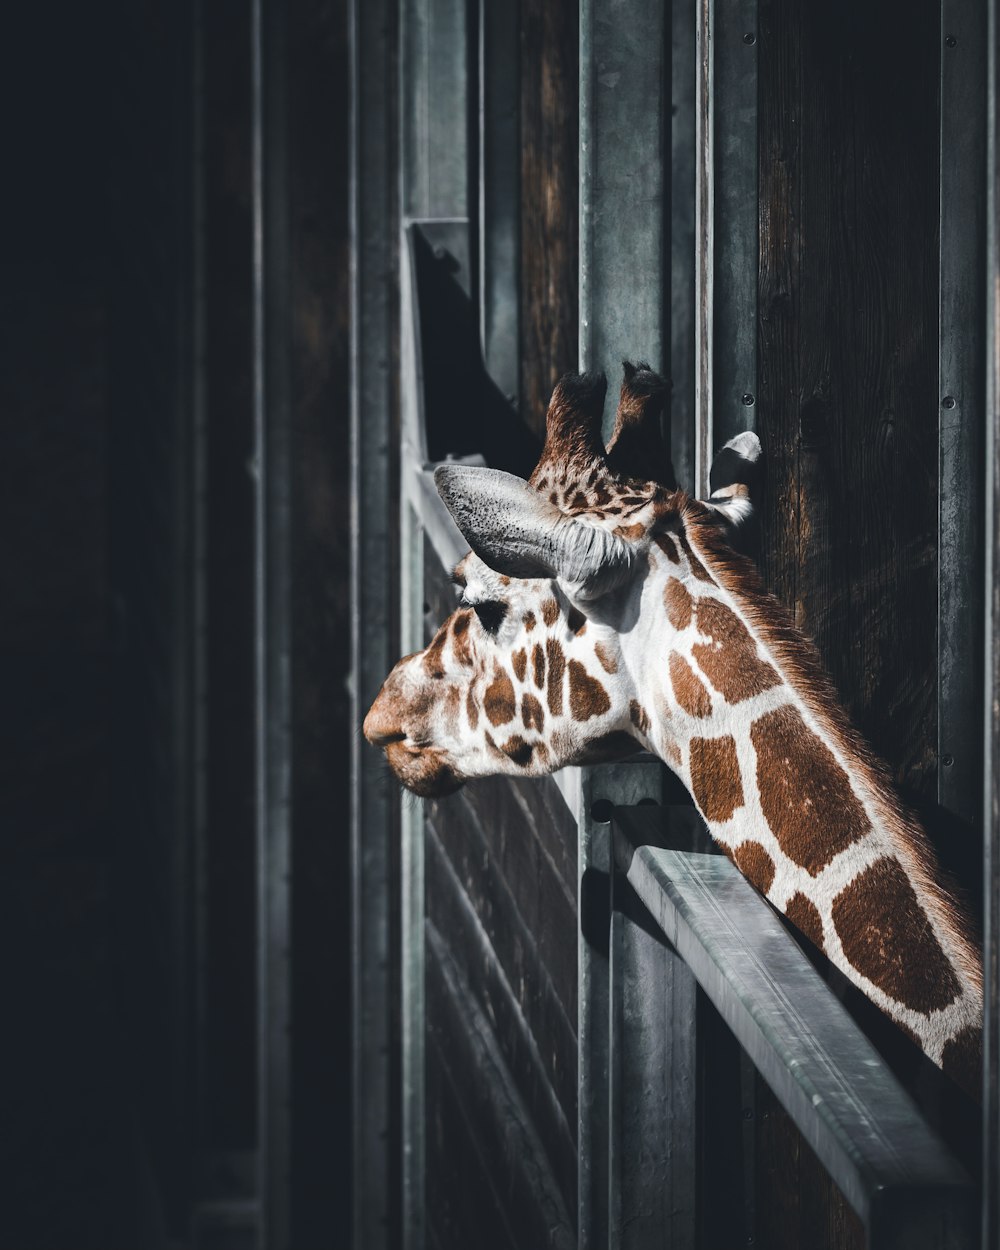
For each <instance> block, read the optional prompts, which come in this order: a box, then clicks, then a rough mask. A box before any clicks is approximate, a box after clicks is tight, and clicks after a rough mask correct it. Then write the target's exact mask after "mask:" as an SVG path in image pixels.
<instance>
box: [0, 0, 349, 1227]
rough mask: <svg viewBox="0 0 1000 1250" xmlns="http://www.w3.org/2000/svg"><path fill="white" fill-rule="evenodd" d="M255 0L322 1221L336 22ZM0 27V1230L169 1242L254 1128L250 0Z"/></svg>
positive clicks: (332, 0) (332, 1068)
mask: <svg viewBox="0 0 1000 1250" xmlns="http://www.w3.org/2000/svg"><path fill="white" fill-rule="evenodd" d="M285 12H286V26H285V43H284V47H283V49H282V52H281V55H282V56H283V57H285V58H287V62H288V63H289V64H291V65H294V73H292V74H289V75H288V80H287V93H286V98H285V107H284V119H285V126H286V136H285V141H284V145H283V146H284V160H285V162H286V170H287V178H286V193H285V211H284V218H283V221H284V227H283V228H284V231H285V240H284V246H285V248H286V250H287V255H288V258H289V263H288V284H289V290H288V299H289V306H290V307H292V308H293V309H294V314H293V316H292V317H291V318H290V319H289V323H288V324H287V325H286V326H284V327H283V329H282V334H283V336H284V339H283V344H282V348H283V351H284V353H285V359H286V360H287V362H288V391H289V398H290V404H291V410H292V412H293V414H294V416H293V421H292V425H293V429H292V436H291V456H292V466H291V472H292V479H293V486H294V491H293V515H292V520H291V523H292V531H293V541H292V550H293V553H294V557H293V561H292V568H291V578H292V596H293V600H294V612H293V627H292V628H293V661H292V709H293V710H292V720H293V728H294V733H295V755H294V763H293V775H292V783H291V784H292V802H293V806H294V809H295V822H294V834H293V847H292V855H293V862H294V873H293V881H292V895H293V916H294V920H293V932H292V949H293V960H292V964H291V967H292V973H291V976H292V987H291V988H292V1002H293V1007H292V1017H293V1018H292V1030H291V1048H290V1052H289V1057H288V1063H289V1065H290V1073H291V1075H290V1080H291V1089H292V1095H291V1104H292V1106H291V1110H292V1117H291V1121H292V1125H293V1128H292V1140H291V1146H290V1149H291V1165H290V1175H291V1182H290V1183H291V1207H292V1216H291V1218H292V1227H293V1240H294V1241H295V1244H300V1245H310V1244H317V1245H319V1244H341V1238H342V1237H344V1236H345V1233H346V1229H347V1222H348V1218H349V1215H348V1205H349V1204H348V1194H349V1192H350V1173H349V1152H348V1143H349V1115H348V1097H349V1012H348V1010H347V1004H348V1002H349V958H348V949H349V923H348V890H349V871H348V858H349V848H348V826H347V809H348V797H347V758H348V736H347V735H348V728H347V694H346V689H345V677H346V674H347V670H348V666H349V638H348V625H347V562H348V551H347V512H348V495H347V471H348V460H347V443H348V393H347V372H346V369H347V337H348V327H347V310H348V300H347V271H348V266H347V250H346V249H347V89H348V88H347V16H346V4H345V3H344V0H328V2H325V0H293V2H292V3H289V4H288V5H286V6H285ZM0 48H2V51H0V91H2V100H3V103H2V110H0V116H2V118H3V121H2V127H3V138H4V153H5V175H4V190H3V195H2V203H3V209H2V213H3V221H4V225H3V231H2V235H0V238H2V244H0V246H2V254H3V259H2V264H0V396H2V399H0V432H2V433H0V475H2V479H0V481H2V484H0V510H2V511H0V515H2V524H0V534H2V538H0V543H2V546H0V553H2V555H0V568H2V570H3V578H4V585H5V592H4V595H3V610H2V612H0V691H2V702H3V718H2V723H3V729H2V731H0V733H2V742H0V769H2V770H3V786H2V793H3V806H2V812H3V815H2V819H0V828H2V837H0V925H2V932H3V941H2V945H0V949H2V952H3V953H2V955H0V966H2V973H0V983H2V985H3V988H4V1000H5V1001H4V1009H3V1019H4V1023H3V1042H2V1043H0V1050H2V1051H3V1052H5V1061H4V1063H3V1076H2V1078H0V1175H2V1177H3V1182H2V1186H0V1190H2V1199H0V1246H2V1247H11V1248H12V1250H30V1247H35V1246H38V1247H49V1248H51V1247H60V1248H62V1250H76V1248H82V1247H87V1246H93V1247H101V1250H115V1248H116V1247H135V1246H158V1245H161V1244H162V1245H166V1244H171V1242H173V1241H174V1239H177V1238H181V1239H183V1238H185V1237H186V1231H185V1230H186V1229H187V1228H189V1227H190V1223H191V1221H192V1220H193V1219H195V1218H196V1216H195V1212H196V1211H197V1210H198V1209H199V1204H205V1203H208V1204H209V1206H211V1204H212V1203H213V1202H217V1201H219V1200H220V1199H221V1200H223V1201H228V1200H230V1199H234V1200H236V1201H237V1202H238V1201H239V1200H240V1199H243V1198H245V1197H246V1196H247V1193H248V1190H247V1185H248V1182H247V1167H246V1161H247V1159H248V1157H249V1155H248V1152H249V1151H251V1150H252V1148H253V1146H254V1141H255V1133H256V1124H255V1080H256V1077H255V1065H256V1053H255V1046H254V1035H255V1034H254V1012H255V1010H256V1004H255V990H254V958H255V956H254V911H253V907H254V896H253V891H254V889H255V885H254V872H255V867H254V865H255V861H254V787H255V775H254V753H253V668H252V660H253V652H252V642H253V564H252V556H253V551H252V541H253V527H252V521H253V515H252V508H253V479H252V476H251V472H250V467H251V466H250V465H249V460H250V457H251V453H252V446H253V443H252V432H253V431H252V407H251V399H252V385H251V383H252V346H253V345H252V338H251V290H252V237H251V143H250V136H251V113H250V108H251V77H250V74H251V56H250V14H249V4H248V3H246V2H237V0H219V2H216V0H212V3H206V4H204V6H203V7H202V8H200V9H199V8H198V7H197V6H196V5H194V4H193V3H176V0H144V2H142V3H138V4H136V3H124V0H122V2H118V0H106V2H105V3H102V4H98V5H81V4H76V3H72V2H70V0H56V3H54V4H50V5H44V6H39V5H17V6H13V7H11V8H8V10H7V11H6V12H5V22H4V37H3V40H2V41H0ZM199 248H200V249H202V250H201V252H200V254H199V253H198V251H197V249H199ZM196 259H197V260H198V262H199V263H198V265H197V266H196V265H195V260H196ZM196 272H197V273H200V274H201V279H200V282H195V279H194V274H195V273H196ZM193 348H195V349H197V350H192V349H193ZM199 423H200V424H199ZM196 439H198V440H200V441H199V442H198V445H197V450H196V448H195V440H196ZM196 455H197V456H198V457H200V458H199V459H198V464H199V466H200V470H201V472H202V475H203V476H202V480H201V486H202V489H199V486H198V482H197V480H195V481H194V484H193V485H192V475H191V473H190V471H189V470H190V467H191V464H192V457H195V456H196ZM192 490H196V491H198V498H197V500H195V501H194V504H195V507H194V509H192V506H191V505H192V499H191V497H190V492H191V491H192ZM199 508H200V509H201V511H200V512H198V511H197V510H198V509H199ZM193 514H197V515H199V516H200V517H201V521H200V529H199V532H198V534H197V535H196V534H194V533H192V531H191V527H190V525H189V524H188V522H187V521H186V520H185V518H190V516H191V515H193ZM198 587H201V590H200V592H199V591H198V589H197V588H198ZM199 593H200V594H201V598H200V599H199V598H198V594H199ZM198 925H201V926H202V928H201V930H198V931H199V932H200V933H201V938H199V940H198V942H197V943H196V942H194V940H193V939H192V936H191V935H192V933H193V932H195V931H196V930H197V926H198ZM251 1170H252V1169H251Z"/></svg>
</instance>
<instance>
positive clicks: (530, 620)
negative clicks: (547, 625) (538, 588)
mask: <svg viewBox="0 0 1000 1250" xmlns="http://www.w3.org/2000/svg"><path fill="white" fill-rule="evenodd" d="M534 628H535V614H534V612H525V614H524V630H525V633H528V634H530V633H531V631H532V630H533V629H534Z"/></svg>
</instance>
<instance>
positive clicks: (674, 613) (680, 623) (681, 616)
mask: <svg viewBox="0 0 1000 1250" xmlns="http://www.w3.org/2000/svg"><path fill="white" fill-rule="evenodd" d="M663 606H664V607H665V608H666V609H667V620H668V621H669V622H670V624H671V625H673V627H674V629H687V627H688V626H689V625H690V624H691V617H692V616H693V614H694V600H693V599H692V598H691V595H690V592H689V591H688V588H687V587H686V586H685V585H684V583H683V582H682V581H680V579H679V578H676V577H671V578H669V579H668V581H667V584H666V586H664V588H663Z"/></svg>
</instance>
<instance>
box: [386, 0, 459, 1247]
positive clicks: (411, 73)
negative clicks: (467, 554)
mask: <svg viewBox="0 0 1000 1250" xmlns="http://www.w3.org/2000/svg"><path fill="white" fill-rule="evenodd" d="M399 15H400V64H399V83H400V92H399V107H400V142H401V147H400V167H399V177H400V181H399V205H400V227H401V232H402V233H401V235H400V239H399V249H400V253H401V256H402V258H403V260H402V263H401V265H400V302H401V308H400V314H401V315H400V336H401V342H400V366H401V367H400V382H401V386H400V394H401V408H402V410H401V414H400V437H401V446H400V492H401V493H400V506H399V552H400V597H399V617H400V620H399V630H400V638H399V642H400V646H401V650H402V651H403V652H407V651H415V650H418V649H419V648H421V647H422V646H423V645H424V637H423V630H424V613H423V602H424V591H423V576H424V574H423V563H424V526H423V522H422V520H421V512H422V510H423V504H424V497H423V496H424V488H425V487H426V480H425V474H424V472H423V470H424V467H425V462H426V459H427V439H426V430H425V425H424V412H423V386H422V378H421V364H420V318H419V305H418V301H417V292H416V289H415V284H414V273H413V267H412V265H411V263H410V245H409V239H408V232H409V231H410V229H411V228H412V227H413V224H414V223H415V222H417V221H420V222H421V225H422V226H426V227H427V228H429V229H431V230H433V228H434V226H433V224H432V220H433V219H437V221H438V222H439V223H440V222H443V223H445V224H444V229H445V231H446V232H447V234H448V235H449V237H454V235H455V232H456V231H461V232H463V233H464V240H465V241H464V256H465V257H466V258H467V257H468V254H469V248H468V212H469V207H468V181H469V168H468V164H469V143H468V81H467V80H468V65H467V53H468V31H467V8H466V4H465V0H402V3H401V4H400V6H399ZM460 250H462V249H460ZM465 268H466V273H467V270H468V262H467V259H466V263H465ZM399 822H400V835H401V845H402V856H401V860H402V862H401V866H400V872H401V881H400V894H401V902H400V907H401V918H400V938H401V972H400V975H401V994H402V1003H401V1032H402V1092H401V1098H402V1108H401V1111H402V1138H403V1141H402V1185H403V1194H402V1241H403V1245H404V1247H406V1250H423V1247H424V1245H425V1244H426V1238H427V1229H426V1198H425V1186H426V1163H425V1158H426V1156H425V1141H424V1131H425V1124H426V1114H425V1102H426V1095H425V1070H424V1048H425V1006H424V1004H425V983H424V978H425V946H424V943H425V940H426V938H425V902H424V836H425V835H424V817H423V811H422V809H420V808H419V807H418V806H417V805H416V804H412V803H405V802H404V803H403V804H402V806H401V809H400V813H399Z"/></svg>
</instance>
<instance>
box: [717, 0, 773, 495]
mask: <svg viewBox="0 0 1000 1250" xmlns="http://www.w3.org/2000/svg"><path fill="white" fill-rule="evenodd" d="M714 22H715V27H714V31H713V36H712V54H713V56H714V59H715V65H714V69H713V87H714V94H715V99H714V113H715V118H714V122H715V137H714V140H713V145H712V147H713V154H714V161H715V169H714V173H713V177H714V180H715V192H714V197H713V199H714V205H715V220H714V230H715V246H714V264H713V276H714V281H715V291H714V293H713V296H712V315H713V324H712V335H713V339H714V347H713V363H714V368H713V373H712V397H711V404H712V437H713V440H714V446H713V448H712V451H713V452H714V451H715V450H717V449H718V448H719V447H721V446H722V444H723V443H725V442H726V441H727V439H730V438H732V437H733V435H734V434H739V433H740V432H741V431H742V430H750V429H753V428H754V420H753V418H754V413H755V411H756V407H755V406H756V398H757V271H758V258H759V253H760V248H759V244H758V237H759V236H758V221H757V0H736V3H735V4H726V5H719V6H717V7H716V10H715V17H714ZM710 467H711V466H710V465H709V468H710ZM704 484H705V485H707V477H706V481H705V483H704Z"/></svg>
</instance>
